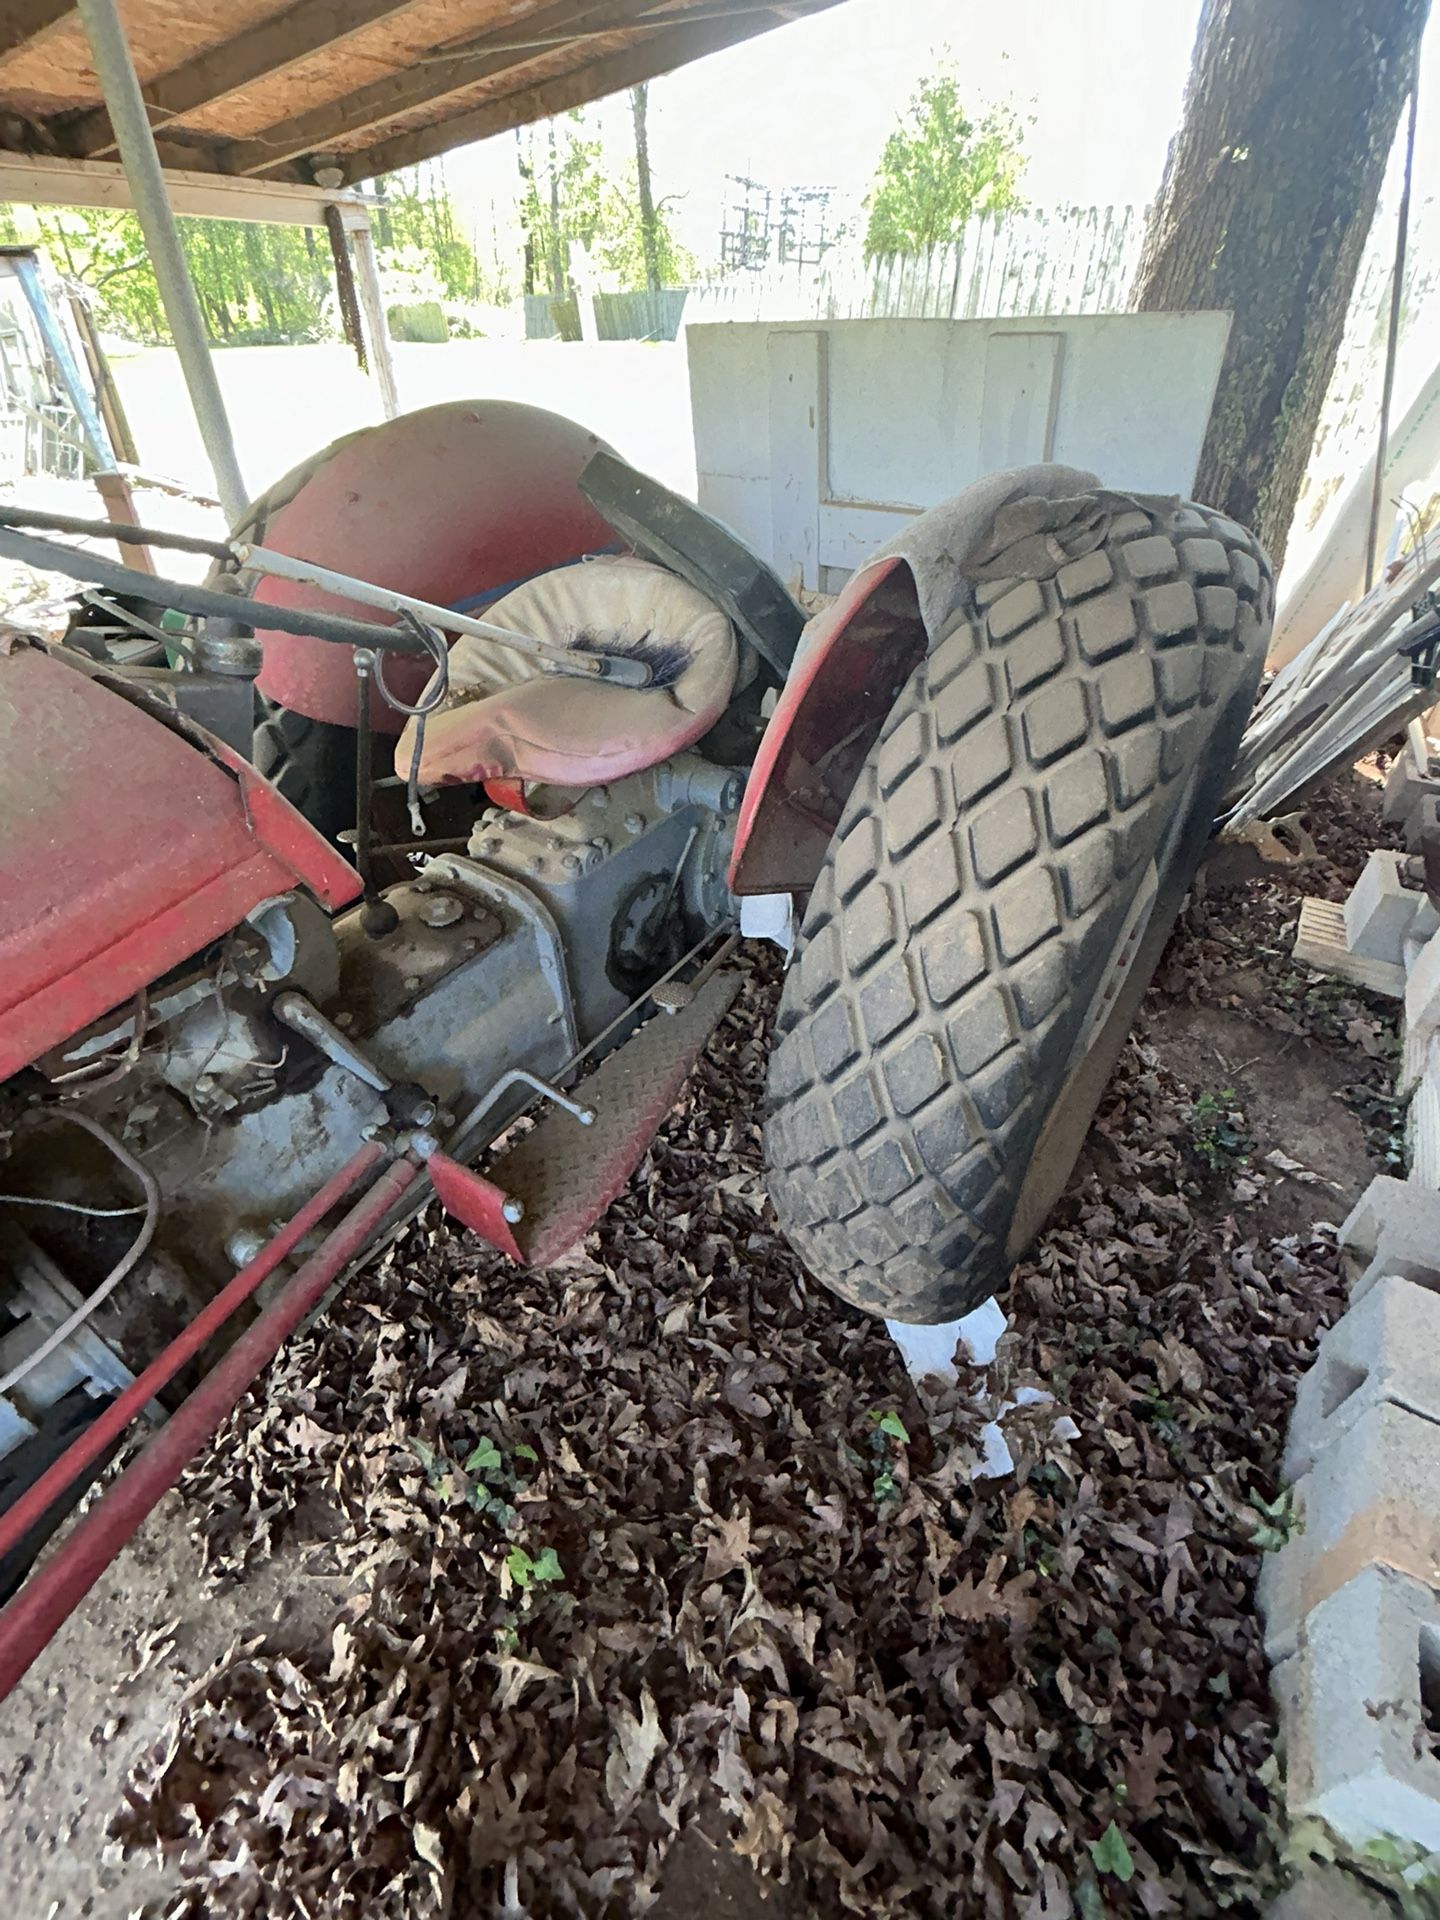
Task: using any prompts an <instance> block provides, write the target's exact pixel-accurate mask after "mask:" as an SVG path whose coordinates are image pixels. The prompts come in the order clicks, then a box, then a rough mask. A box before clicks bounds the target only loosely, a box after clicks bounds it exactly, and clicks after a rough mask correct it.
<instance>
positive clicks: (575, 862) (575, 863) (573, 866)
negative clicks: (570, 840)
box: [560, 853, 580, 873]
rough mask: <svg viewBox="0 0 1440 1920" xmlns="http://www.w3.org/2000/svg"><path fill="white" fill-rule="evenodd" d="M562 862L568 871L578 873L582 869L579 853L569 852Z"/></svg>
mask: <svg viewBox="0 0 1440 1920" xmlns="http://www.w3.org/2000/svg"><path fill="white" fill-rule="evenodd" d="M560 864H561V866H562V867H563V868H564V869H565V871H566V873H578V872H579V871H580V856H579V854H578V853H567V854H566V855H565V858H564V859H563V860H562V861H561V862H560Z"/></svg>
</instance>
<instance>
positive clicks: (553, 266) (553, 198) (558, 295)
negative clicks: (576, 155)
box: [546, 120, 569, 300]
mask: <svg viewBox="0 0 1440 1920" xmlns="http://www.w3.org/2000/svg"><path fill="white" fill-rule="evenodd" d="M549 133H550V231H549V233H548V234H547V235H546V245H547V247H548V249H549V253H550V297H551V299H552V300H563V299H564V298H565V295H566V293H567V292H568V290H569V289H568V286H567V283H566V275H565V264H566V263H565V247H564V244H563V242H562V240H561V238H560V157H559V154H558V153H557V152H556V149H555V122H554V121H553V120H552V121H551V122H550V127H549Z"/></svg>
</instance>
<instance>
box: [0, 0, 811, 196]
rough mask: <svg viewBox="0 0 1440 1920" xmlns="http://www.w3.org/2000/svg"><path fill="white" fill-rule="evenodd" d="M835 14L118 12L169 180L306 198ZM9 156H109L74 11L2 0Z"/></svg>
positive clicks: (130, 3) (409, 6) (485, 2)
mask: <svg viewBox="0 0 1440 1920" xmlns="http://www.w3.org/2000/svg"><path fill="white" fill-rule="evenodd" d="M836 4H838V0H763V4H757V0H289V4H283V3H282V4H277V0H119V11H120V15H121V19H122V21H123V23H124V27H125V32H126V35H127V37H128V39H129V42H130V49H131V53H132V56H133V58H134V63H135V69H136V72H137V74H138V75H139V78H140V81H141V84H142V87H143V90H144V97H145V101H146V105H147V107H148V109H149V113H150V120H151V125H152V126H153V127H154V130H155V137H156V142H157V145H158V148H159V153H160V159H161V162H162V164H163V165H164V166H166V167H167V168H182V169H186V170H188V171H190V172H192V173H194V172H199V173H213V174H220V175H228V176H231V177H236V178H241V179H250V180H255V181H262V180H268V181H280V182H291V183H295V184H300V185H310V184H312V183H314V182H316V180H317V169H319V170H321V174H322V175H323V177H321V178H320V179H319V184H320V185H322V186H327V187H335V186H339V185H341V184H342V183H344V184H347V185H348V184H350V183H352V182H356V181H362V180H367V179H370V178H372V177H373V176H374V175H376V174H380V173H388V172H391V171H393V170H394V169H395V168H397V167H404V166H410V165H413V164H414V163H415V162H417V161H421V160H429V159H433V158H434V157H435V156H436V155H438V154H442V153H445V152H447V151H448V150H449V149H450V148H451V147H456V146H460V145H462V144H464V143H465V142H467V141H471V140H479V139H483V138H485V137H487V136H488V135H490V134H495V133H504V132H507V131H508V130H509V129H511V128H514V127H519V126H524V125H526V124H528V123H529V122H530V121H533V120H542V119H546V118H548V117H549V116H550V115H551V114H555V113H561V112H564V111H566V110H567V109H569V108H571V107H578V106H582V105H584V104H585V102H586V101H589V100H595V99H599V98H600V97H601V96H602V95H604V94H608V93H614V92H616V91H618V90H619V89H621V88H624V87H630V86H633V85H635V84H636V82H638V81H641V80H648V79H650V78H652V77H653V76H655V75H656V74H661V73H667V72H669V71H670V70H671V69H672V68H674V67H679V66H683V65H685V64H686V63H687V62H688V61H691V60H698V59H699V58H701V57H702V56H703V55H704V54H707V53H713V52H715V51H717V50H718V49H719V48H721V47H728V46H733V45H734V44H735V43H736V42H737V41H740V40H745V39H749V38H750V37H751V36H752V35H754V34H758V33H764V32H766V31H767V30H768V29H770V28H772V27H777V26H782V25H784V24H785V22H786V21H789V20H795V19H800V18H803V17H805V16H807V15H809V14H812V13H819V12H822V11H824V9H825V8H827V7H830V6H834V5H836ZM0 150H8V151H10V152H12V153H18V154H24V155H27V156H41V155H48V156H52V157H58V158H59V159H60V160H61V161H62V162H63V160H65V159H71V160H83V161H96V160H110V159H113V157H114V151H115V148H114V139H113V136H112V133H111V128H110V120H109V116H108V114H107V113H106V111H105V108H104V105H103V103H102V100H101V96H100V85H99V81H98V80H97V79H96V76H95V70H94V67H93V65H92V63H91V59H90V50H89V46H88V43H87V41H86V38H85V34H84V32H83V30H82V28H81V25H80V18H79V15H78V14H77V13H76V12H75V10H74V8H73V6H72V5H70V4H67V0H0ZM332 168H333V169H338V174H339V177H338V178H337V177H336V176H335V174H334V173H333V172H331V171H330V169H332Z"/></svg>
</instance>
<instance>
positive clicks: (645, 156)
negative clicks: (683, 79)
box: [630, 80, 660, 293]
mask: <svg viewBox="0 0 1440 1920" xmlns="http://www.w3.org/2000/svg"><path fill="white" fill-rule="evenodd" d="M630 110H631V112H632V113H633V114H634V116H635V178H636V181H637V183H638V186H639V195H640V245H641V248H642V250H643V252H644V255H645V284H646V285H647V286H648V287H649V289H650V291H651V292H652V293H658V292H659V291H660V234H659V229H658V227H657V225H656V220H655V191H654V188H653V186H652V184H651V180H650V123H649V111H650V86H649V83H648V81H644V80H642V81H641V82H640V84H639V86H638V87H632V88H631V89H630Z"/></svg>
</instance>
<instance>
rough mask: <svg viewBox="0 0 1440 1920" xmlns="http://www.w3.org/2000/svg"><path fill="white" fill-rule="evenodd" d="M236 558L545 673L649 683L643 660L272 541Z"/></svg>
mask: <svg viewBox="0 0 1440 1920" xmlns="http://www.w3.org/2000/svg"><path fill="white" fill-rule="evenodd" d="M233 551H234V555H235V559H236V561H237V562H238V563H239V565H240V566H242V567H253V568H254V569H255V570H256V571H257V572H258V573H262V574H272V575H273V576H274V577H275V578H276V579H279V580H293V581H294V582H295V583H296V584H297V585H299V586H305V587H319V588H321V589H322V591H324V592H325V593H333V594H335V595H337V596H338V597H339V598H341V599H343V600H356V601H358V602H359V603H360V605H361V606H363V607H381V608H384V609H385V610H386V611H388V612H390V613H399V614H409V615H411V617H412V618H413V619H415V620H417V621H419V622H420V623H421V624H422V625H424V626H427V627H438V628H439V629H440V631H441V632H442V633H465V634H471V635H473V636H474V638H476V639H477V640H493V641H496V642H498V643H499V645H501V646H504V647H511V648H513V649H514V650H515V652H516V653H526V654H529V655H531V656H532V658H534V659H536V660H539V661H540V662H541V663H542V664H543V665H544V667H545V670H546V671H547V672H548V673H564V674H575V675H577V676H579V677H581V678H585V679H590V680H607V681H609V682H611V684H613V685H615V686H620V687H648V686H649V684H650V669H649V667H648V666H647V665H646V663H645V662H644V661H643V660H636V659H634V658H633V657H632V656H630V655H629V654H620V653H611V654H605V653H585V652H581V651H580V650H579V649H578V648H574V647H557V646H552V645H551V644H550V642H549V641H548V640H536V639H534V638H532V637H531V635H529V634H528V633H517V632H516V631H515V630H514V628H512V627H497V626H496V625H495V624H494V622H493V621H490V620H476V619H474V618H473V617H472V616H471V615H470V614H468V613H456V612H455V611H454V609H453V608H451V607H441V606H437V605H436V604H435V603H434V601H432V600H421V599H418V598H417V597H416V595H414V594H413V593H396V592H394V591H393V590H392V589H391V588H390V587H377V586H376V585H375V584H374V583H373V582H372V581H369V580H357V579H356V578H355V577H354V575H353V574H348V573H336V572H335V570H334V569H333V568H332V567H322V566H318V565H317V564H316V563H315V562H314V561H313V560H297V559H296V558H295V557H294V556H293V555H292V554H288V553H276V552H275V551H274V549H273V548H271V547H257V546H251V545H247V544H243V543H242V544H237V545H236V547H235V548H234V549H233Z"/></svg>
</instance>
